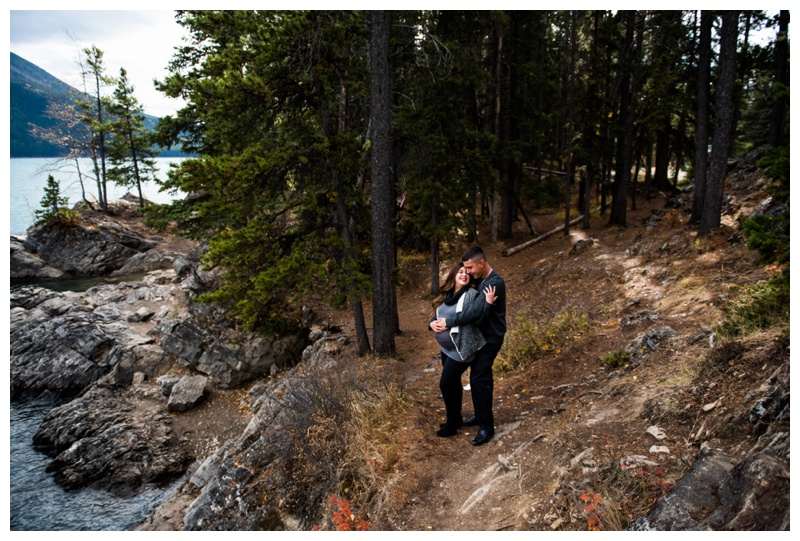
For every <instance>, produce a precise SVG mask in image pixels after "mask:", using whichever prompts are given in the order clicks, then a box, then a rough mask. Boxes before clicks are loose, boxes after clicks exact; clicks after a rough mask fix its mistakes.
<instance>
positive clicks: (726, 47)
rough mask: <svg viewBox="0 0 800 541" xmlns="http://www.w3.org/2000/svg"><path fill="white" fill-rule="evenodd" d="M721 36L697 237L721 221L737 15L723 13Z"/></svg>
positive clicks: (734, 68) (732, 115)
mask: <svg viewBox="0 0 800 541" xmlns="http://www.w3.org/2000/svg"><path fill="white" fill-rule="evenodd" d="M722 13H723V14H722V34H721V38H720V48H719V75H718V77H717V93H716V100H715V102H714V104H715V111H716V117H715V119H716V122H715V124H714V142H713V145H712V147H711V160H710V163H709V167H708V180H707V181H706V195H705V199H704V202H703V215H702V216H701V218H700V229H699V230H698V232H697V234H698V236H706V235H710V234H711V232H712V231H713V230H714V229H716V228H717V227H719V225H720V223H721V220H722V196H723V193H724V187H725V174H726V173H727V168H728V153H729V150H730V141H731V137H732V134H733V117H734V103H733V91H734V85H735V84H736V38H737V37H738V30H739V12H738V11H724V12H722Z"/></svg>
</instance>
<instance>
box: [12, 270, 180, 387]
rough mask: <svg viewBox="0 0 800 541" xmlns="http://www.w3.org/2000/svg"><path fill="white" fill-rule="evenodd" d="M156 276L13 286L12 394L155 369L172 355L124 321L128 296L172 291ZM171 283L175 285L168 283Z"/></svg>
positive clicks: (121, 380)
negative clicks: (58, 288) (79, 287)
mask: <svg viewBox="0 0 800 541" xmlns="http://www.w3.org/2000/svg"><path fill="white" fill-rule="evenodd" d="M157 281H158V280H157V278H156V277H153V276H151V277H150V281H148V282H143V283H138V284H132V283H121V284H117V285H107V286H97V287H94V288H91V289H89V290H87V291H86V292H85V293H82V294H78V293H73V292H64V293H57V292H54V291H51V290H48V289H44V288H40V287H23V288H20V289H19V290H17V291H15V292H13V293H12V294H11V316H10V335H11V347H10V363H9V364H10V377H11V398H12V399H14V400H19V399H23V398H26V397H35V396H38V395H41V394H47V395H50V396H56V397H60V398H70V397H72V396H75V395H77V394H79V393H80V392H81V391H83V390H84V389H86V388H87V387H89V386H90V385H92V384H93V383H95V382H98V381H100V380H101V379H105V381H106V382H109V383H116V384H129V383H131V381H132V378H133V374H134V373H136V372H141V373H143V374H145V375H150V376H153V375H157V374H159V373H163V372H164V371H165V370H167V369H168V368H169V367H170V366H171V365H172V363H173V361H172V359H171V358H170V357H168V356H167V355H165V354H164V352H163V351H162V350H161V348H159V347H158V346H157V345H156V344H155V340H154V339H153V338H150V337H142V336H141V335H139V334H138V333H136V332H135V331H134V330H133V329H132V328H131V327H130V326H129V325H128V324H127V323H126V320H127V315H128V314H130V313H131V312H130V311H127V310H125V308H126V305H127V304H128V303H129V302H134V301H135V299H136V298H137V297H141V296H146V297H148V298H152V299H154V300H157V299H162V300H163V299H164V298H165V297H169V296H170V295H171V288H170V287H169V286H161V285H158V284H157V283H155V282H157ZM173 287H175V286H173Z"/></svg>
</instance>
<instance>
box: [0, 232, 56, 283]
mask: <svg viewBox="0 0 800 541" xmlns="http://www.w3.org/2000/svg"><path fill="white" fill-rule="evenodd" d="M9 263H10V269H11V272H10V278H11V283H12V284H23V283H32V282H48V281H52V280H63V279H65V278H69V275H68V274H67V273H66V272H64V271H62V270H59V269H57V268H55V267H52V266H50V265H48V264H47V263H46V262H45V261H43V260H42V259H41V258H40V257H39V256H38V255H36V254H34V253H31V252H29V251H28V250H27V249H26V248H25V241H24V238H21V237H18V236H16V235H11V259H10V261H9Z"/></svg>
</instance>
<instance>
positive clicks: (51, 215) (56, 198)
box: [34, 175, 69, 224]
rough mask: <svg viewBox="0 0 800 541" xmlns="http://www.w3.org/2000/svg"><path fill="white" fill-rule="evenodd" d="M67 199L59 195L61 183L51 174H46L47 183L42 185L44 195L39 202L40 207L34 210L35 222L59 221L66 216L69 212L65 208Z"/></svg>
mask: <svg viewBox="0 0 800 541" xmlns="http://www.w3.org/2000/svg"><path fill="white" fill-rule="evenodd" d="M68 203H69V199H68V198H67V197H65V196H62V195H61V184H60V183H59V181H57V180H56V179H55V178H53V175H48V176H47V185H46V186H45V187H44V196H43V197H42V200H41V201H40V202H39V205H41V207H42V208H41V209H39V210H35V211H34V216H36V223H37V224H38V223H43V222H47V221H61V220H62V218H65V217H67V216H68V214H69V212H68V210H67V208H66V206H67V204H68Z"/></svg>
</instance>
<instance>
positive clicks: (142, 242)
mask: <svg viewBox="0 0 800 541" xmlns="http://www.w3.org/2000/svg"><path fill="white" fill-rule="evenodd" d="M24 245H25V249H26V250H27V251H28V252H30V253H33V254H36V255H37V256H38V257H39V258H40V259H41V260H42V261H44V262H45V263H46V264H47V265H49V266H51V267H55V268H57V269H59V270H61V271H63V272H65V273H67V274H69V275H71V276H100V275H105V274H109V273H111V272H113V271H115V270H117V269H120V268H122V267H123V265H125V263H126V262H127V261H128V260H129V259H131V258H132V257H133V256H135V255H137V254H142V253H145V252H147V251H149V250H151V249H153V248H155V242H153V241H151V240H147V239H145V238H144V237H142V236H141V235H139V234H138V233H136V232H134V231H132V230H131V229H128V228H126V227H124V226H122V225H120V224H118V223H115V222H112V221H98V222H86V223H85V224H65V223H60V222H48V223H44V224H40V225H37V226H34V227H31V228H30V229H29V230H28V233H27V236H26V238H25V243H24ZM165 266H168V265H165Z"/></svg>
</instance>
